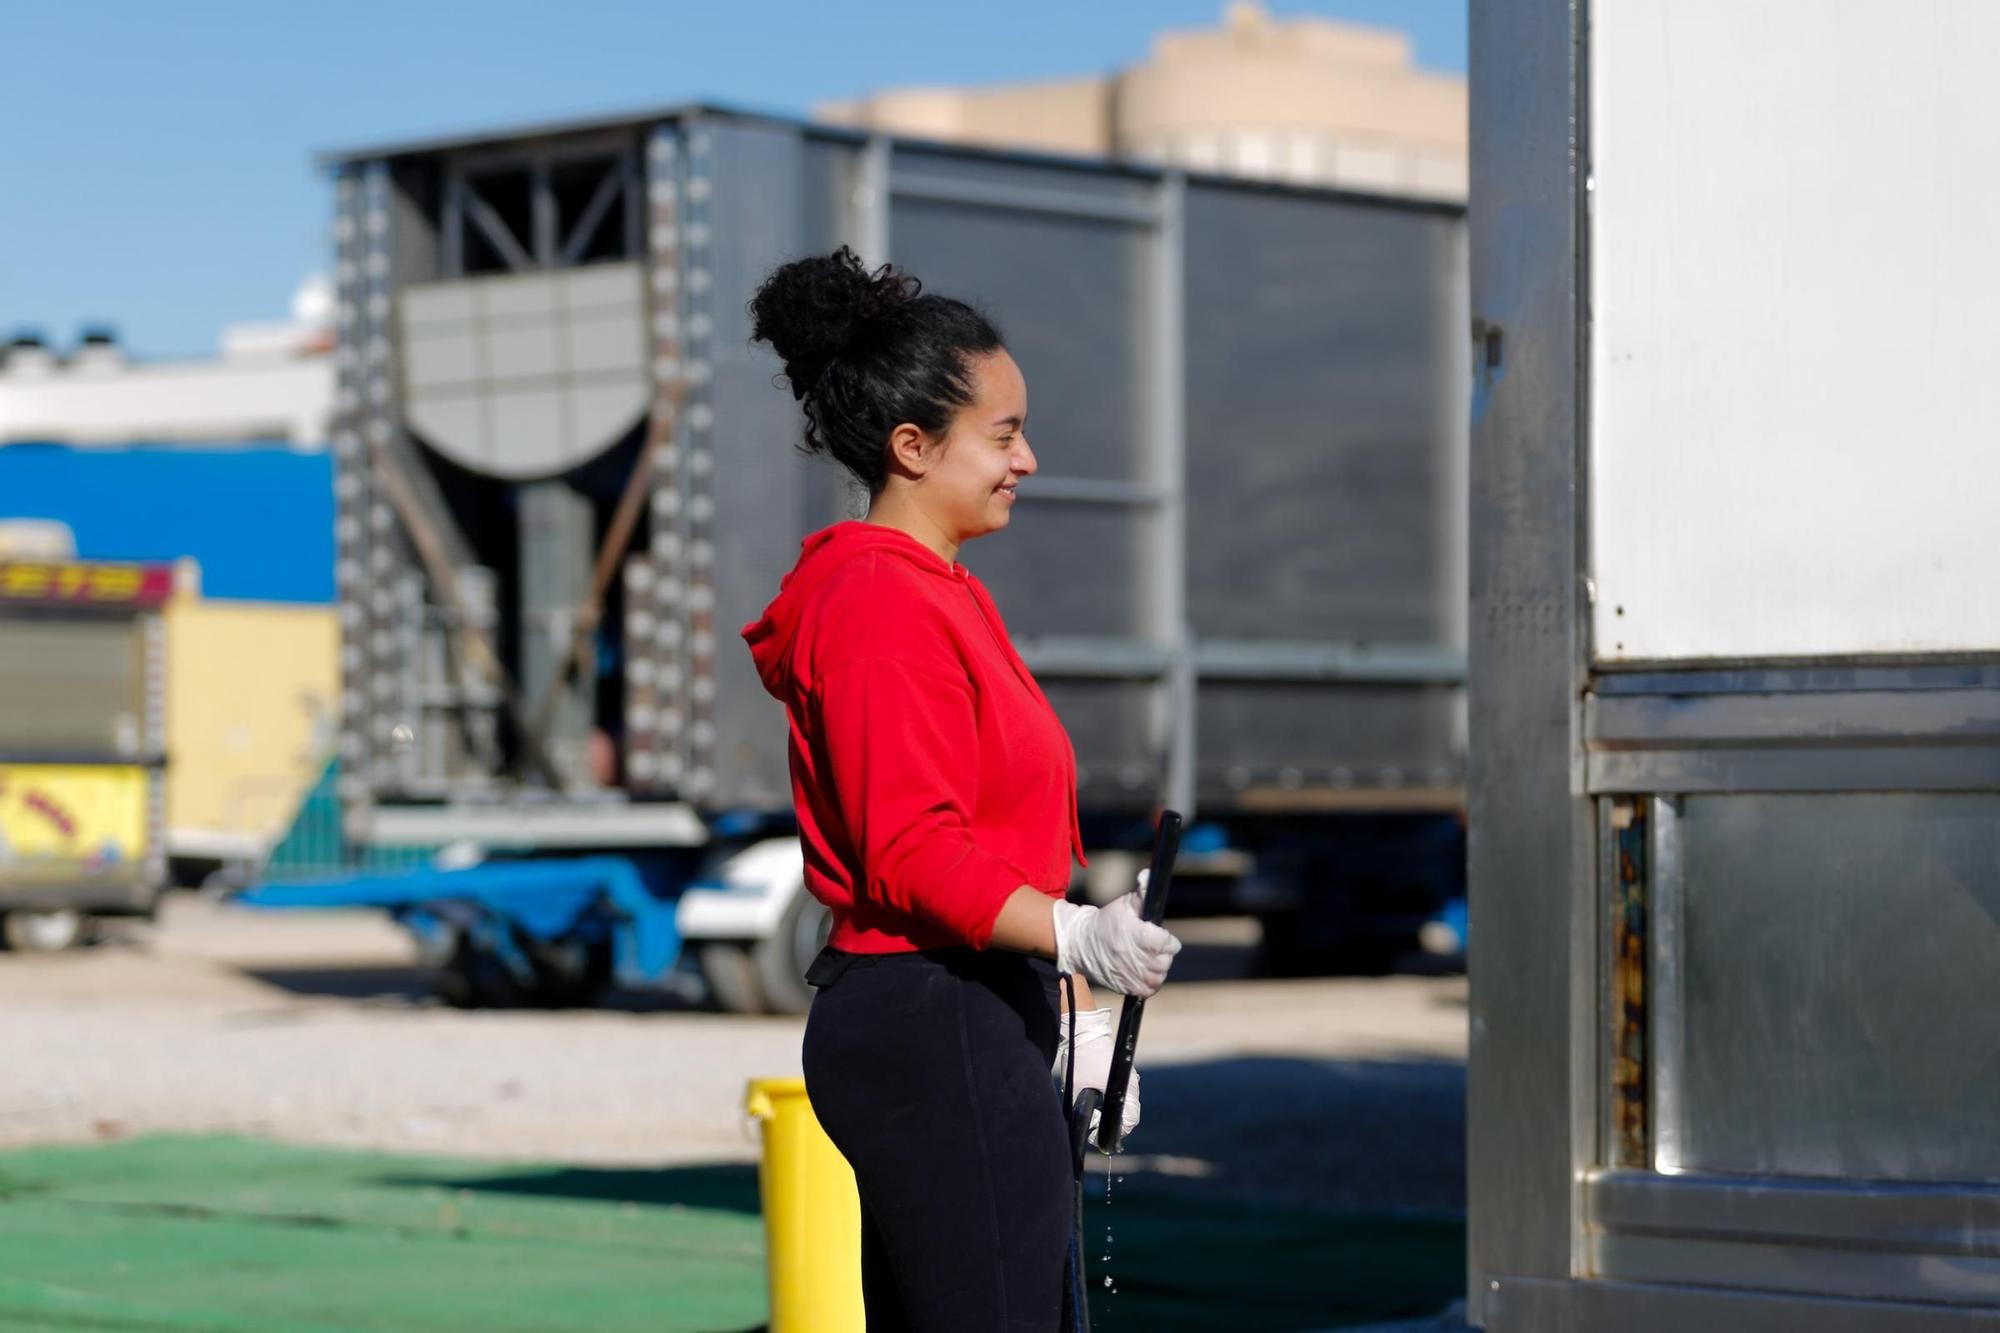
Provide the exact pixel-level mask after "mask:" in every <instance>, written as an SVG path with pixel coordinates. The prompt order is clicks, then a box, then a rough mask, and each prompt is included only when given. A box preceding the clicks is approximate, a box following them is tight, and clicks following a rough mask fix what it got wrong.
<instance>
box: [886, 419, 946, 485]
mask: <svg viewBox="0 0 2000 1333" xmlns="http://www.w3.org/2000/svg"><path fill="white" fill-rule="evenodd" d="M930 445H931V439H930V437H929V436H928V435H926V434H924V432H923V431H922V430H921V429H919V428H918V427H916V426H913V425H911V424H910V423H909V422H907V421H905V422H904V423H903V424H902V425H900V426H898V427H896V429H894V430H892V431H890V432H889V462H890V464H891V465H892V466H894V467H895V468H897V469H900V470H901V471H903V472H906V473H908V474H909V475H910V476H912V477H921V476H923V475H924V474H925V473H926V472H928V471H930V470H931V464H932V463H933V462H935V461H936V459H935V458H934V456H933V453H932V450H931V447H930Z"/></svg>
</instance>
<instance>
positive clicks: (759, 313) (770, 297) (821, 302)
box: [750, 245, 922, 398]
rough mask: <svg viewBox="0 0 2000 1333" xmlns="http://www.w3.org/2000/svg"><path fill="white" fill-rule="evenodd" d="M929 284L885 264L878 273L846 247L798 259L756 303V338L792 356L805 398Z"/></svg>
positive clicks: (796, 384)
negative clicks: (838, 361) (835, 365)
mask: <svg viewBox="0 0 2000 1333" xmlns="http://www.w3.org/2000/svg"><path fill="white" fill-rule="evenodd" d="M921 290H922V284H921V283H919V282H918V281H917V280H916V279H915V278H913V277H911V276H910V275H908V274H906V273H902V272H900V271H898V270H897V269H895V268H892V267H891V266H889V265H887V264H884V265H883V266H882V267H881V268H879V269H876V270H875V271H874V272H873V273H871V272H869V271H868V270H867V269H866V268H864V267H863V266H862V264H861V257H860V256H859V255H857V254H855V253H854V251H852V250H850V249H849V248H848V247H846V246H844V245H843V246H841V247H840V248H839V249H838V250H836V251H834V252H833V253H832V254H830V255H813V256H812V257H810V258H807V259H795V260H793V261H792V262H791V263H789V264H785V265H783V266H782V267H780V268H779V269H778V270H777V271H776V272H774V273H772V274H771V276H770V277H768V278H766V279H765V280H764V285H763V286H761V287H759V288H758V289H757V295H756V296H755V297H753V298H752V299H751V302H750V319H751V337H752V338H753V340H755V341H757V342H764V343H769V344H770V345H771V348H772V350H773V351H775V352H777V354H778V356H779V358H780V359H781V360H783V361H784V363H785V378H786V380H788V381H789V382H790V384H791V386H792V396H793V397H794V398H804V397H805V396H806V395H807V394H809V393H811V392H812V390H813V387H814V386H815V385H817V384H818V383H819V381H820V377H821V376H822V375H824V374H825V373H826V368H827V367H828V366H830V365H832V364H833V362H834V360H835V359H836V358H838V357H839V356H841V355H842V354H843V353H845V352H848V351H850V350H852V349H853V348H854V347H855V346H856V345H857V344H858V343H861V342H862V341H864V340H865V339H866V337H867V335H868V333H869V331H870V329H871V327H872V326H875V325H879V324H880V323H882V322H884V321H885V320H888V319H890V318H893V316H894V314H895V312H896V311H897V310H898V309H900V308H901V307H903V306H905V305H907V304H909V302H910V301H912V300H914V299H915V298H916V296H917V294H918V292H919V291H921Z"/></svg>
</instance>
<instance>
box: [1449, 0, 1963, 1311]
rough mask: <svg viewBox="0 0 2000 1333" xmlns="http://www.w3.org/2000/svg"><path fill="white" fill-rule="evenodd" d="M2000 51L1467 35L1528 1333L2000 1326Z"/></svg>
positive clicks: (1479, 1001) (1478, 597)
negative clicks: (1998, 309)
mask: <svg viewBox="0 0 2000 1333" xmlns="http://www.w3.org/2000/svg"><path fill="white" fill-rule="evenodd" d="M1996 47H2000V10H1996V9H1994V8H1993V7H1991V6H1985V5H1970V4H1955V3H1950V2H1949V0H1920V2H1919V3H1914V4H1910V5H1901V6H1882V7H1878V6H1868V5H1863V4H1859V3H1836V4H1826V3H1824V2H1823V0H1773V3H1768V4H1763V5H1758V6H1743V5H1739V4H1733V3H1728V2H1727V0H1674V3H1672V4H1668V3H1666V2H1665V0H1653V2H1652V3H1637V4H1602V5H1592V4H1587V3H1580V2H1578V0H1487V2H1486V3H1482V4H1479V5H1475V6H1473V9H1472V131H1473V144H1472V194H1473V200H1474V202H1473V209H1472V274H1473V282H1474V310H1475V312H1476V316H1477V319H1478V321H1479V323H1478V327H1479V329H1480V331H1481V333H1482V351H1481V352H1480V354H1479V357H1478V362H1479V367H1480V371H1479V378H1478V383H1477V386H1476V388H1475V407H1474V414H1475V428H1474V435H1475V448H1474V451H1473V471H1472V536H1473V541H1472V569H1473V587H1472V609H1473V623H1474V626H1475V630H1474V634H1473V636H1472V694H1471V705H1472V719H1471V720H1472V738H1473V749H1472V755H1471V760H1472V766H1471V772H1470V778H1471V781H1470V799H1471V819H1472V841H1471V851H1472V864H1471V870H1472V910H1473V916H1474V924H1473V930H1472V957H1471V976H1472V1048H1471V1066H1470V1079H1469V1087H1470V1117H1469V1119H1470V1125H1471V1131H1470V1190H1471V1213H1470V1237H1471V1250H1470V1281H1469V1285H1470V1305H1471V1313H1472V1317H1473V1321H1474V1322H1475V1323H1478V1324H1480V1325H1482V1326H1483V1327H1485V1328H1486V1329H1487V1330H1489V1333H1515V1331H1516V1330H1521V1331H1523V1333H1526V1331H1528V1330H1532V1331H1533V1333H1551V1331H1552V1330H1553V1331H1560V1330H1579V1331H1581V1330H1598V1329H1605V1330H1609V1329H1616V1330H1620V1331H1621V1333H1653V1331H1655V1330H1661V1331H1664V1330H1673V1331H1674V1333H1679V1331H1680V1330H1686V1329H1691V1328H1700V1329H1705V1330H1717V1331H1719V1330H1728V1329H1743V1330H1750V1329H1755V1330H1759V1331H1760V1333H1801V1331H1803V1330H1812V1333H1842V1331H1855V1333H1858V1331H1859V1330H1868V1333H1920V1331H1921V1333H1932V1331H1933V1330H1947V1329H1954V1330H1955V1329H1966V1330H1970V1329H1974V1328H1980V1329H1992V1328H1995V1327H2000V1006H1996V1005H1995V1004H1994V1003H1993V984H1994V979H1995V978H1996V977H1997V976H2000V928H1996V920H2000V599H1996V598H1995V597H1994V595H1993V592H1994V588H1993V577H1994V575H1993V571H1994V570H1995V569H1996V568H2000V524H1996V523H1995V522H1994V519H1993V502H1994V499H1995V497H1996V496H2000V466H1996V457H2000V455H1996V454H1995V453H1994V451H1993V448H1992V440H1993V439H1994V437H1995V434H1996V431H2000V405H1996V402H1995V400H1994V396H1993V394H1992V382H1993V381H1992V369H1991V356H1990V321H1991V302H1990V293H1991V292H1992V290H1993V288H1994V282H1995V279H1996V277H2000V274H1996V271H1995V260H1994V251H1993V248H1992V245H1991V237H1992V235H1993V234H1994V231H1995V229H1996V227H1997V226H2000V187H1996V186H1995V184H1994V183H1993V181H1992V179H1991V173H1988V172H1982V171H1980V170H1979V169H1978V166H1977V164H1978V163H1980V162H1983V161H1984V160H1985V159H1986V158H1988V157H1990V155H1991V151H1992V149H1993V148H1994V147H1995V136H1996V130H1995V127H1996V126H2000V86H1996V84H1995V83H1994V81H1993V79H1992V76H1991V68H1990V53H1991V52H1992V51H1993V50H1995V49H1996ZM1857 80H1859V81H1865V83H1866V85H1867V87H1868V89H1869V92H1868V94H1867V95H1859V94H1858V91H1857V89H1856V88H1855V87H1853V86H1851V85H1853V84H1854V83H1855V82H1856V81H1857Z"/></svg>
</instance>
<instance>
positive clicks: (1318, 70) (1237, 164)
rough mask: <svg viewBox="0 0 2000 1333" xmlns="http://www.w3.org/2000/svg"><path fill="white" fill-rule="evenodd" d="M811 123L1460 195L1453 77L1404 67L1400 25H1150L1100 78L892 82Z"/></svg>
mask: <svg viewBox="0 0 2000 1333" xmlns="http://www.w3.org/2000/svg"><path fill="white" fill-rule="evenodd" d="M818 114H819V115H820V117H821V118H822V119H824V120H828V121H831V122H834V123H836V124H842V125H852V126H856V127H859V128H864V129H878V130H883V131H887V132H889V133H894V134H903V135H910V136H914V137H918V138H927V139H938V140H943V141H945V142H949V143H965V144H981V145H987V146H991V147H1001V148H1029V149H1039V150H1042V151H1045V152H1056V153H1078V154H1094V155H1115V156H1120V157H1130V158H1133V159H1136V160H1139V161H1143V162H1154V163H1165V164H1171V165H1175V166H1181V167H1186V168H1188V169H1190V170H1195V171H1216V172H1227V173H1231V174H1234V175H1242V176H1252V177H1257V178H1260V179H1265V180H1279V181H1291V182H1296V183H1300V184H1314V185H1337V186H1342V187H1345V188H1348V189H1357V190H1371V191H1381V192H1387V193H1393V194H1402V195H1415V196H1420V197H1423V198H1428V199H1452V200H1463V199H1464V198H1465V193H1466V120H1465V116H1466V94H1465V80H1464V79H1462V78H1460V77H1458V76H1457V75H1452V74H1439V73H1435V72H1432V71H1428V70H1422V69H1418V68H1416V67H1415V66H1414V65H1413V64H1412V63H1411V51H1410V40H1409V38H1408V37H1407V36H1405V35H1404V34H1402V33H1400V32H1395V31H1391V30H1388V29H1382V28H1365V27H1359V26H1356V25H1354V24H1348V23H1336V22H1334V21H1332V20H1330V19H1318V18H1294V19H1277V18H1273V17H1272V16H1271V14H1270V13H1269V11H1267V10H1266V9H1265V8H1264V7H1263V6H1262V5H1261V4H1257V3H1254V2H1253V0H1237V2H1236V3H1233V4H1231V5H1230V6H1229V7H1228V10H1227V11H1226V12H1225V14H1224V15H1223V20H1222V25H1221V26H1220V27H1219V28H1210V29H1202V30H1199V31H1191V32H1168V33H1163V34H1162V35H1161V36H1160V37H1159V38H1158V39H1157V40H1155V42H1154V44H1153V52H1152V54H1151V56H1150V57H1148V58H1147V59H1146V60H1145V61H1144V62H1142V63H1140V64H1137V65H1134V66H1132V67H1131V68H1129V69H1126V70H1124V71H1122V72H1120V73H1117V74H1113V75H1110V76H1108V77H1094V78H1079V79H1065V80H1059V81H1055V82H1050V83H1033V84H1018V85H1012V86H1007V87H999V88H900V89H892V90H889V91H887V92H881V93H876V94H873V95H872V96H869V97H864V98H861V99H859V100H856V101H852V102H839V103H833V104H830V105H827V106H822V107H820V108H818Z"/></svg>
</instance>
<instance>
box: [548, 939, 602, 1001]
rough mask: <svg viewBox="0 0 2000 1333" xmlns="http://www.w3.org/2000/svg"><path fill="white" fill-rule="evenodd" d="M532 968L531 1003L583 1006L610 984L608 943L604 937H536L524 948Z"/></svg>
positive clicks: (595, 998) (595, 999) (593, 999)
mask: <svg viewBox="0 0 2000 1333" xmlns="http://www.w3.org/2000/svg"><path fill="white" fill-rule="evenodd" d="M527 954H528V961H529V962H530V963H532V964H534V968H535V989H534V999H535V1003H536V1004H538V1005H541V1006H543V1007H544V1008H549V1009H587V1008H589V1007H590V1006H591V1005H593V1004H595V1003H597V997H598V996H600V995H602V994H603V993H604V992H605V990H606V989H607V988H608V987H609V986H610V985H611V972H612V959H611V945H610V943H609V942H608V941H605V940H596V941H592V942H589V943H585V942H584V941H582V940H537V941H535V943H534V947H532V948H530V949H529V950H527Z"/></svg>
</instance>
